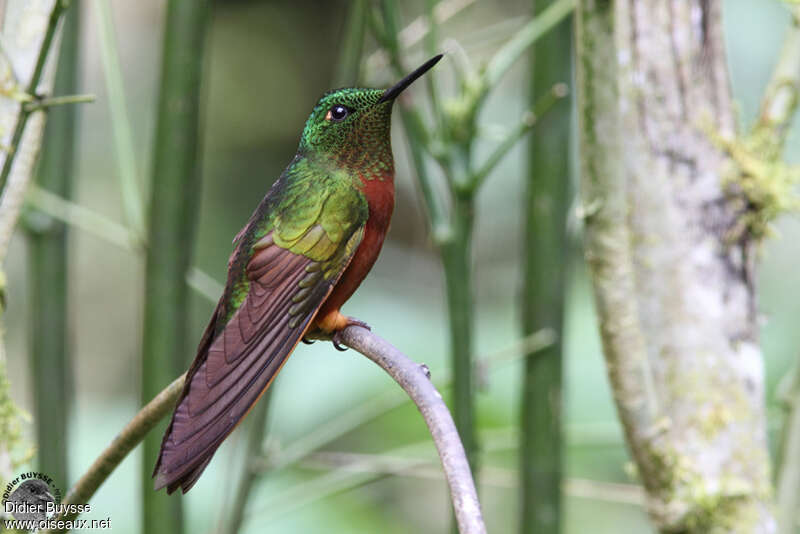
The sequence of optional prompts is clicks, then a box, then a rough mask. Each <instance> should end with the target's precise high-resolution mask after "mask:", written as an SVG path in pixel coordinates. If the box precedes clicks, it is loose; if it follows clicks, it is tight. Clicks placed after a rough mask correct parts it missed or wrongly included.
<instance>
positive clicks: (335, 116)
mask: <svg viewBox="0 0 800 534" xmlns="http://www.w3.org/2000/svg"><path fill="white" fill-rule="evenodd" d="M349 113H350V110H349V109H347V108H346V107H344V106H341V105H339V104H336V105H335V106H333V107H332V108H331V109H329V110H328V114H327V116H326V117H325V118H326V119H328V120H332V121H334V122H340V121H343V120H344V119H345V118H346V117H347V115H348V114H349Z"/></svg>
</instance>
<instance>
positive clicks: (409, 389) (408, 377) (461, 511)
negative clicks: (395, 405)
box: [340, 326, 486, 534]
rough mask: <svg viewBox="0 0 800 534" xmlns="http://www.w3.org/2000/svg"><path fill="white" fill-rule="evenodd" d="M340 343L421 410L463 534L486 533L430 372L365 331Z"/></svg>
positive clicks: (348, 333)
mask: <svg viewBox="0 0 800 534" xmlns="http://www.w3.org/2000/svg"><path fill="white" fill-rule="evenodd" d="M340 337H341V341H342V342H343V343H344V344H345V345H347V346H348V347H351V348H353V349H355V350H357V351H358V352H360V353H361V354H363V355H364V356H366V357H367V358H369V359H370V360H372V361H373V362H375V363H377V364H378V365H379V366H380V367H381V368H382V369H383V370H384V371H386V372H387V373H388V374H389V375H390V376H391V377H392V378H393V379H394V381H395V382H397V383H398V384H399V385H400V387H402V388H403V389H404V390H405V392H406V393H408V396H409V397H411V400H413V401H414V404H416V405H417V408H419V411H420V413H422V417H423V418H424V419H425V423H426V424H427V425H428V429H429V430H430V432H431V436H432V437H433V441H434V443H435V444H436V450H437V451H438V452H439V457H440V458H441V460H442V467H443V468H444V473H445V477H446V478H447V484H448V485H449V486H450V497H451V498H452V501H453V509H454V510H455V514H456V520H457V521H458V529H459V531H460V532H461V534H478V533H485V532H486V526H485V525H484V524H483V517H482V515H481V507H480V503H479V502H478V494H477V492H476V491H475V483H474V482H473V480H472V472H471V471H470V468H469V464H468V463H467V455H466V453H465V452H464V446H463V445H462V444H461V438H460V437H459V436H458V431H457V430H456V425H455V423H454V422H453V418H452V416H451V415H450V411H449V410H448V409H447V405H446V404H445V403H444V401H443V400H442V396H441V395H440V394H439V392H438V391H437V390H436V387H434V385H433V383H432V382H431V380H430V377H429V374H428V371H427V368H426V367H424V366H422V365H419V364H417V363H415V362H413V361H412V360H410V359H409V358H408V357H407V356H406V355H405V354H403V353H402V352H400V351H399V350H397V349H396V348H395V347H393V346H392V345H391V344H389V343H388V342H387V341H384V340H383V339H381V338H380V337H378V336H377V335H375V334H373V333H372V332H370V331H369V330H367V329H366V328H361V327H359V326H350V327H348V328H345V329H344V330H342V332H341V334H340Z"/></svg>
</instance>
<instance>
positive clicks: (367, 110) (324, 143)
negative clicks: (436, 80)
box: [299, 55, 442, 172]
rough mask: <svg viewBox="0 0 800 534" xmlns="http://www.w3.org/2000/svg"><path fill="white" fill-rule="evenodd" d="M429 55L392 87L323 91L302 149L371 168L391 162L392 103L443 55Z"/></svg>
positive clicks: (305, 152) (307, 123) (348, 163)
mask: <svg viewBox="0 0 800 534" xmlns="http://www.w3.org/2000/svg"><path fill="white" fill-rule="evenodd" d="M441 58H442V56H441V55H438V56H435V57H433V58H431V59H429V60H428V61H427V62H425V64H423V65H422V66H420V67H419V68H418V69H416V70H415V71H414V72H412V73H411V74H409V75H408V76H406V77H405V78H403V79H402V80H400V81H399V82H398V83H396V84H395V85H394V86H392V87H390V88H389V89H386V90H383V89H362V88H345V89H335V90H333V91H329V92H327V93H325V94H324V95H322V98H320V99H319V101H318V102H317V105H316V106H315V107H314V110H313V111H312V112H311V115H310V116H309V117H308V120H307V121H306V125H305V128H304V129H303V136H302V138H301V139H300V147H299V152H300V153H302V154H304V155H306V156H310V157H315V158H316V157H321V158H324V159H327V160H331V161H332V162H335V163H336V164H338V165H341V166H345V167H349V168H356V169H367V168H369V169H372V170H374V171H377V172H380V171H381V170H387V169H382V168H381V167H383V166H386V165H389V166H391V165H392V149H391V143H390V134H389V132H390V126H391V117H392V104H393V103H394V101H395V99H396V98H397V96H398V95H399V94H400V93H401V92H403V90H404V89H405V88H407V87H408V86H409V85H411V84H412V83H413V82H414V80H416V79H417V78H419V77H420V76H422V75H423V74H425V72H427V71H428V70H429V69H430V68H431V67H433V66H434V65H435V64H436V63H437V62H438V61H439V60H440V59H441Z"/></svg>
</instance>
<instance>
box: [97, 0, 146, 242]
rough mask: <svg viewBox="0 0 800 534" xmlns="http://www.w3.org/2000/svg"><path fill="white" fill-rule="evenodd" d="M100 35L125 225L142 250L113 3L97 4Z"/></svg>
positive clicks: (135, 172) (141, 206)
mask: <svg viewBox="0 0 800 534" xmlns="http://www.w3.org/2000/svg"><path fill="white" fill-rule="evenodd" d="M94 8H95V11H96V12H97V24H98V34H99V37H100V47H99V48H100V57H101V59H102V61H103V75H104V76H105V81H106V90H107V91H108V107H109V112H110V113H111V127H112V130H113V138H114V148H115V150H116V153H117V165H118V168H119V181H120V187H121V189H122V208H123V212H124V214H125V222H126V223H127V224H128V226H129V227H130V229H131V233H132V234H133V236H134V239H135V241H136V242H137V243H138V245H139V246H142V245H143V244H144V233H145V229H144V214H143V212H144V203H143V201H142V195H141V192H140V191H139V184H138V183H137V177H138V176H139V174H138V169H137V166H136V154H135V150H134V146H133V128H132V127H131V121H130V117H129V115H128V108H127V103H126V98H125V82H124V80H123V78H122V67H121V66H120V57H119V51H118V50H117V39H116V35H115V32H114V20H113V17H112V12H111V10H112V3H111V2H108V1H106V0H95V1H94Z"/></svg>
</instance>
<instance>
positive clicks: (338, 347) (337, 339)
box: [331, 332, 347, 352]
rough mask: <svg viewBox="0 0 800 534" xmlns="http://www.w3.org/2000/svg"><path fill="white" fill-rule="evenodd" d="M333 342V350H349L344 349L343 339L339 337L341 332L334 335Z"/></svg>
mask: <svg viewBox="0 0 800 534" xmlns="http://www.w3.org/2000/svg"><path fill="white" fill-rule="evenodd" d="M331 342H332V343H333V348H335V349H336V350H338V351H340V352H344V351H346V350H347V347H343V346H342V345H341V344H340V342H341V337H340V335H339V332H336V333H335V334H333V338H331Z"/></svg>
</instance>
